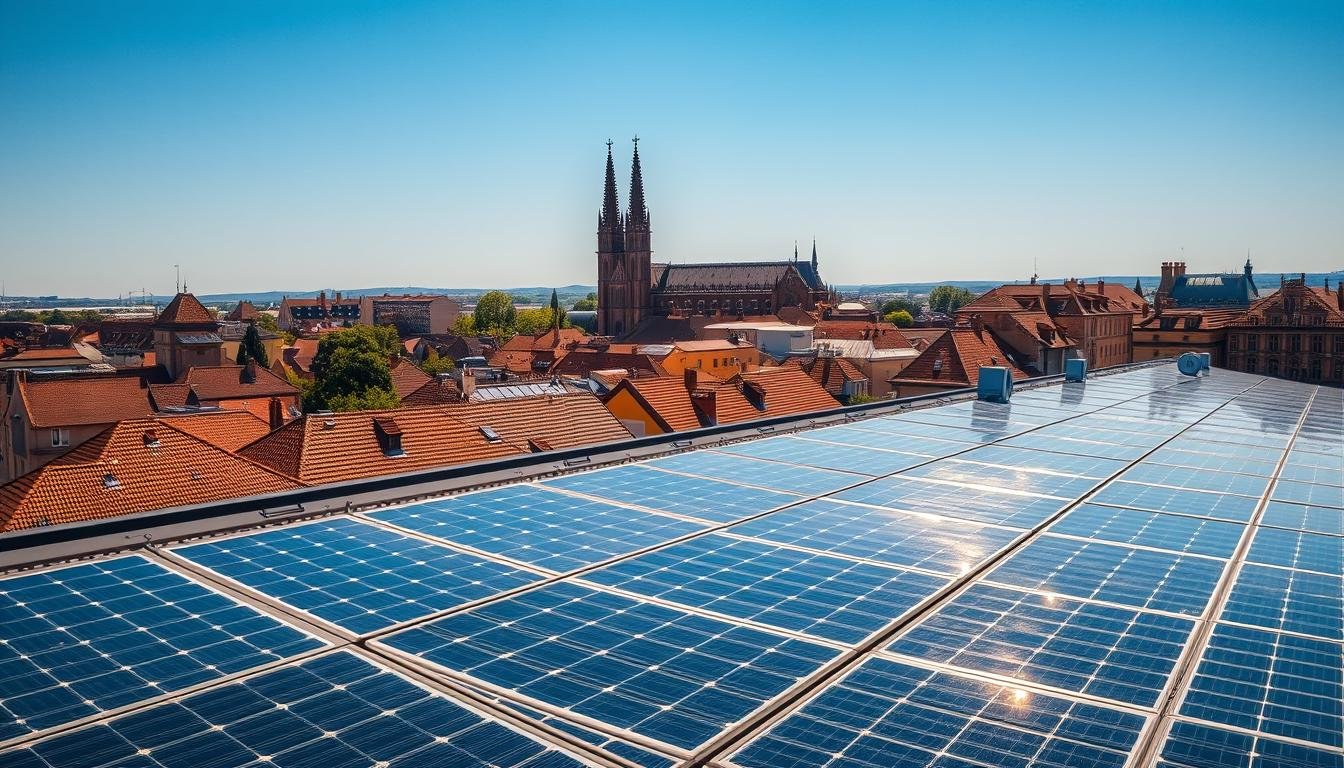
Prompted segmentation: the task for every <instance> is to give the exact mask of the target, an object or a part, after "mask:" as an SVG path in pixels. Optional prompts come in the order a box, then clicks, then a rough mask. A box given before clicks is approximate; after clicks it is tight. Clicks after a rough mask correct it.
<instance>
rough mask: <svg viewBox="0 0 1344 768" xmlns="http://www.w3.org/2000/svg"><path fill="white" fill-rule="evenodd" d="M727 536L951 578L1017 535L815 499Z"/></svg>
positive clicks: (926, 516)
mask: <svg viewBox="0 0 1344 768" xmlns="http://www.w3.org/2000/svg"><path fill="white" fill-rule="evenodd" d="M728 530H729V531H730V532H732V533H736V534H740V535H743V536H751V537H754V538H758V539H763V540H766V541H774V542H779V543H781V544H795V545H798V546H804V547H808V548H810V549H816V550H821V551H823V552H831V553H834V554H838V555H848V556H850V557H861V558H864V559H868V560H877V561H880V562H883V563H891V564H893V565H905V566H912V567H916V568H921V569H923V570H926V571H933V572H936V573H945V574H949V575H952V576H957V575H961V574H964V573H967V572H968V571H970V570H971V569H972V568H973V567H975V566H976V565H977V564H979V563H981V562H983V561H984V560H985V558H987V557H989V556H990V555H993V554H994V553H995V552H998V551H999V550H1001V549H1003V548H1004V547H1006V546H1008V545H1009V544H1010V543H1012V542H1013V541H1014V540H1015V539H1017V538H1018V537H1019V536H1021V535H1022V532H1021V531H1019V530H1015V529H1011V528H999V527H996V526H992V525H981V524H978V523H971V522H966V521H964V520H956V519H953V518H946V517H941V516H937V515H930V514H923V513H914V512H897V511H894V510H888V509H873V508H870V507H862V506H858V505H855V504H840V503H837V502H834V501H829V500H827V499H818V500H816V501H809V502H806V503H804V504H799V505H797V506H794V507H789V508H788V509H781V510H779V511H778V512H771V513H770V514H768V515H766V516H764V517H760V518H757V519H755V520H751V521H748V522H745V523H738V524H737V525H734V526H733V527H731V528H729V529H728Z"/></svg>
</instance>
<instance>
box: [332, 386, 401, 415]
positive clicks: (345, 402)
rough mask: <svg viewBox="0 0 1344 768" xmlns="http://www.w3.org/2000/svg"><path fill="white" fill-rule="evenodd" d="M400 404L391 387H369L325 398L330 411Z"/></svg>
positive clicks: (382, 407) (381, 408) (381, 409)
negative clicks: (358, 391) (353, 392)
mask: <svg viewBox="0 0 1344 768" xmlns="http://www.w3.org/2000/svg"><path fill="white" fill-rule="evenodd" d="M399 405H401V400H400V399H399V398H398V397H397V393H396V392H394V391H392V389H391V388H386V389H384V388H382V387H370V388H369V389H366V390H364V391H363V392H360V393H358V394H349V395H334V396H332V397H331V398H330V399H329V400H327V410H331V411H383V410H388V409H391V408H396V407H397V406H399Z"/></svg>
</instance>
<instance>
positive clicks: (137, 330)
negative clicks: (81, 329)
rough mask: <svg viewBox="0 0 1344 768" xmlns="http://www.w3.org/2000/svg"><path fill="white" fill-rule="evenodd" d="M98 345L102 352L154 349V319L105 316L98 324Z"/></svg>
mask: <svg viewBox="0 0 1344 768" xmlns="http://www.w3.org/2000/svg"><path fill="white" fill-rule="evenodd" d="M98 347H99V349H101V350H103V351H104V352H111V351H116V350H135V351H138V352H148V351H150V350H152V349H154V321H153V320H150V319H143V320H142V319H131V318H126V319H122V318H111V317H110V318H107V319H106V320H103V322H102V324H101V325H99V326H98Z"/></svg>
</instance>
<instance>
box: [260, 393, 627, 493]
mask: <svg viewBox="0 0 1344 768" xmlns="http://www.w3.org/2000/svg"><path fill="white" fill-rule="evenodd" d="M378 418H382V419H389V418H390V419H392V420H393V422H394V423H395V425H396V427H397V429H398V430H399V431H400V436H401V446H402V451H403V455H399V456H396V457H392V456H388V455H385V454H384V452H383V448H382V446H381V444H380V443H379V441H378V437H377V434H376V433H375V421H374V420H375V419H378ZM482 426H488V427H490V428H491V429H492V430H493V431H494V432H495V433H496V434H497V435H498V436H499V439H498V440H495V441H492V440H491V439H489V438H487V437H486V436H485V434H484V432H483V431H482V430H481V427H482ZM629 437H630V432H629V431H628V430H626V428H625V427H624V426H622V425H621V423H620V422H619V421H617V420H616V417H614V416H612V415H611V413H609V412H608V411H607V409H606V408H604V407H603V406H602V404H601V402H599V401H598V400H597V398H595V397H593V396H592V395H586V394H585V395H565V396H560V397H536V398H524V399H517V400H507V401H487V402H482V403H477V402H471V403H458V404H455V405H448V406H430V407H421V408H400V409H397V410H394V411H364V412H354V413H337V414H331V415H313V414H310V415H308V416H305V417H304V418H302V419H296V420H294V421H293V422H291V423H289V424H287V425H285V426H284V427H281V428H280V429H278V430H276V431H274V432H272V433H270V434H269V435H267V436H265V437H263V438H261V439H260V440H258V441H256V442H254V443H252V444H251V445H248V446H246V447H244V448H243V449H242V450H241V451H240V454H241V455H243V456H246V457H248V458H251V459H253V460H256V461H258V462H260V463H263V464H266V465H267V466H270V467H272V468H274V469H276V470H277V471H280V472H284V473H286V474H291V475H294V476H296V477H298V478H299V479H301V480H303V481H304V482H305V483H329V482H335V481H338V480H349V479H353V478H358V477H374V476H377V475H386V474H395V473H401V472H412V471H415V470H419V469H429V468H432V467H445V466H451V465H455V464H466V463H470V462H476V461H485V460H488V459H495V458H501V457H504V456H512V455H518V454H523V453H529V452H531V451H533V450H535V449H536V448H538V447H540V446H542V445H548V446H551V447H553V448H568V447H572V446H578V445H587V444H590V443H599V442H607V441H611V440H623V439H628V438H629ZM529 440H530V441H533V445H531V446H530V445H529Z"/></svg>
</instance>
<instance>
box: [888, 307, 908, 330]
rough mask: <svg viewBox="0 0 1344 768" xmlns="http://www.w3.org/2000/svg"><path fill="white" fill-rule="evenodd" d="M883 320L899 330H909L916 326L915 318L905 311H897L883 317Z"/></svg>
mask: <svg viewBox="0 0 1344 768" xmlns="http://www.w3.org/2000/svg"><path fill="white" fill-rule="evenodd" d="M882 319H883V320H886V321H887V322H888V323H891V324H892V325H894V326H896V327H897V328H909V327H910V326H912V325H914V324H915V318H913V317H911V316H910V313H909V312H906V311H905V310H904V309H897V310H895V311H892V312H888V313H887V314H885V315H883V316H882Z"/></svg>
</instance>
